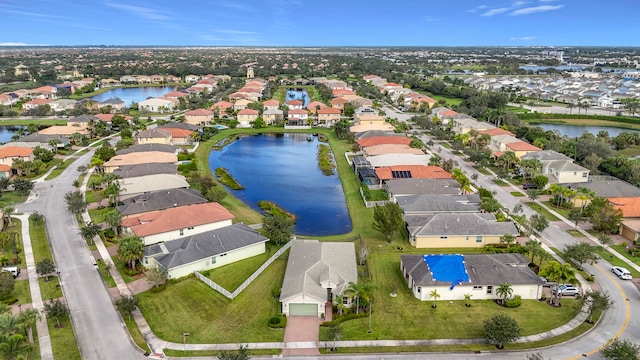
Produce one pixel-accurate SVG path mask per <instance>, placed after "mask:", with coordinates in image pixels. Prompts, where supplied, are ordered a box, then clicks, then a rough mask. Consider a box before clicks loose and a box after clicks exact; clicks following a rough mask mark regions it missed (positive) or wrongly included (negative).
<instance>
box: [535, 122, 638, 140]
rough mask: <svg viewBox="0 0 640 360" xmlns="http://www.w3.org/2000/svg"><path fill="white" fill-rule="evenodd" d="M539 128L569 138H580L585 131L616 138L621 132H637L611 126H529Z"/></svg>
mask: <svg viewBox="0 0 640 360" xmlns="http://www.w3.org/2000/svg"><path fill="white" fill-rule="evenodd" d="M531 125H533V126H539V127H541V128H543V129H545V130H552V131H553V130H558V132H559V133H560V135H567V136H568V137H570V138H575V137H580V135H582V133H584V132H585V131H587V132H590V133H592V134H593V135H598V132H600V131H608V132H609V137H616V136H618V134H620V133H621V132H624V131H626V132H638V130H633V129H625V128H618V127H613V126H586V125H566V124H531Z"/></svg>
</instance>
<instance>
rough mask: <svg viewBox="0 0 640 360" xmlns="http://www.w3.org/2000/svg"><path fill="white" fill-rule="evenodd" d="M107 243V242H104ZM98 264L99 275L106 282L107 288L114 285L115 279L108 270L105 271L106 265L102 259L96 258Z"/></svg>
mask: <svg viewBox="0 0 640 360" xmlns="http://www.w3.org/2000/svg"><path fill="white" fill-rule="evenodd" d="M106 244H109V243H106ZM96 263H97V264H98V269H100V275H101V276H102V280H104V282H105V283H106V284H107V287H108V288H112V287H116V281H115V280H113V277H111V274H110V273H109V271H107V266H106V264H105V263H104V261H103V260H102V259H98V260H96Z"/></svg>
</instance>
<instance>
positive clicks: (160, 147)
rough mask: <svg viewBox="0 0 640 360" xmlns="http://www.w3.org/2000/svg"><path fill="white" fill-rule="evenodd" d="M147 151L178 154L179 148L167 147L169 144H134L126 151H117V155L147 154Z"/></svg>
mask: <svg viewBox="0 0 640 360" xmlns="http://www.w3.org/2000/svg"><path fill="white" fill-rule="evenodd" d="M147 151H158V152H166V153H170V154H176V153H177V151H178V148H177V147H175V146H173V145H167V144H154V143H150V144H134V145H131V146H129V147H128V148H126V149H122V150H118V151H116V155H124V154H131V153H136V152H138V153H140V152H147ZM177 160H178V159H177V158H176V161H177Z"/></svg>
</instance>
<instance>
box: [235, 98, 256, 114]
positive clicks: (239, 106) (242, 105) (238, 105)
mask: <svg viewBox="0 0 640 360" xmlns="http://www.w3.org/2000/svg"><path fill="white" fill-rule="evenodd" d="M251 102H252V101H251V100H247V99H239V100H236V102H234V103H233V110H234V111H239V110H244V109H246V108H247V105H249V104H251Z"/></svg>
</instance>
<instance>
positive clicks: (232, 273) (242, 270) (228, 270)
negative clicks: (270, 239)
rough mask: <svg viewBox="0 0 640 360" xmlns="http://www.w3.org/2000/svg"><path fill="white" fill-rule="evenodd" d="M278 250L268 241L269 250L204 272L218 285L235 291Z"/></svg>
mask: <svg viewBox="0 0 640 360" xmlns="http://www.w3.org/2000/svg"><path fill="white" fill-rule="evenodd" d="M276 251H277V249H276V247H275V246H273V245H270V243H267V252H266V253H265V254H260V255H257V256H253V257H250V258H248V259H244V260H240V261H238V262H235V263H233V264H229V265H225V266H222V267H219V268H215V269H212V270H209V271H206V272H204V273H203V275H205V276H206V277H208V278H209V279H211V280H213V281H215V282H216V283H217V284H218V285H220V286H222V287H223V288H225V289H227V290H229V291H231V292H233V291H234V290H235V289H237V288H238V286H240V284H242V283H243V282H244V281H245V280H246V279H248V278H249V276H251V274H253V273H254V272H255V271H256V270H258V268H259V267H260V266H262V264H264V263H265V261H267V260H268V259H269V258H270V257H271V255H272V254H273V253H275V252H276Z"/></svg>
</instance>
